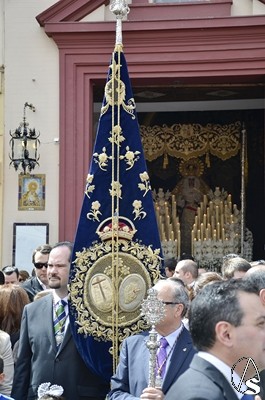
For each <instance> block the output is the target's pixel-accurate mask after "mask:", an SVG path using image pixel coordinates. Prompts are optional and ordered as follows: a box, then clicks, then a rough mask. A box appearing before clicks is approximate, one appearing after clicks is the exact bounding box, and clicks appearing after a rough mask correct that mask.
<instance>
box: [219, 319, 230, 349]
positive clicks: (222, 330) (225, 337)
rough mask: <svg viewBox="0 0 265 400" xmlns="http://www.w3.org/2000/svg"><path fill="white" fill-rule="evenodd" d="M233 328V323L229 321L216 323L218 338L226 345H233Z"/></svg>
mask: <svg viewBox="0 0 265 400" xmlns="http://www.w3.org/2000/svg"><path fill="white" fill-rule="evenodd" d="M231 328H232V325H231V324H230V323H229V322H227V321H219V322H217V324H216V325H215V334H216V339H217V340H218V341H219V342H220V343H222V344H223V345H225V346H226V347H231V346H232V340H231V339H232V336H231Z"/></svg>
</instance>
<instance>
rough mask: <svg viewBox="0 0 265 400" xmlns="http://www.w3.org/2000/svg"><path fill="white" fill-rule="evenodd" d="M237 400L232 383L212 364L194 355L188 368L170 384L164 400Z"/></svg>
mask: <svg viewBox="0 0 265 400" xmlns="http://www.w3.org/2000/svg"><path fill="white" fill-rule="evenodd" d="M177 399H180V400H238V397H237V395H236V393H235V391H234V389H233V388H232V385H231V383H230V382H228V380H227V379H226V377H225V376H224V375H223V374H222V373H221V372H220V371H219V370H218V369H217V368H215V366H214V365H212V364H211V363H209V362H208V361H206V360H204V359H203V358H201V357H199V356H198V355H195V356H194V358H193V360H192V362H191V364H190V367H189V369H188V370H187V371H186V372H184V374H183V375H182V376H181V377H180V378H179V379H178V380H177V381H176V382H175V383H174V385H172V387H171V388H170V390H169V391H168V393H167V395H166V400H177Z"/></svg>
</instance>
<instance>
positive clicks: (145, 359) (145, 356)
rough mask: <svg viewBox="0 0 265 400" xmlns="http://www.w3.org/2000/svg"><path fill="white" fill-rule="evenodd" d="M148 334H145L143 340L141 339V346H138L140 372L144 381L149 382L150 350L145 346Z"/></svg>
mask: <svg viewBox="0 0 265 400" xmlns="http://www.w3.org/2000/svg"><path fill="white" fill-rule="evenodd" d="M148 339H149V336H148V335H146V336H145V338H144V340H143V341H142V346H139V349H140V354H139V357H140V360H142V361H141V362H142V365H143V368H142V373H143V374H144V375H145V380H146V382H148V383H149V359H150V352H149V350H148V348H147V345H146V342H147V341H148Z"/></svg>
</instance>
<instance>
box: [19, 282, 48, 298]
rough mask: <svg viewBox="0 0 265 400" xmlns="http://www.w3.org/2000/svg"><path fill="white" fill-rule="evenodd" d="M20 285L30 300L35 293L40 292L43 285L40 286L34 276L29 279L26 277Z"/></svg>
mask: <svg viewBox="0 0 265 400" xmlns="http://www.w3.org/2000/svg"><path fill="white" fill-rule="evenodd" d="M21 287H23V289H24V290H26V292H27V294H28V296H29V299H30V301H33V300H34V296H35V294H37V293H39V292H41V291H42V290H43V287H42V286H41V284H40V282H39V281H38V279H37V278H36V276H33V277H32V278H30V279H27V280H26V281H25V282H23V283H22V284H21Z"/></svg>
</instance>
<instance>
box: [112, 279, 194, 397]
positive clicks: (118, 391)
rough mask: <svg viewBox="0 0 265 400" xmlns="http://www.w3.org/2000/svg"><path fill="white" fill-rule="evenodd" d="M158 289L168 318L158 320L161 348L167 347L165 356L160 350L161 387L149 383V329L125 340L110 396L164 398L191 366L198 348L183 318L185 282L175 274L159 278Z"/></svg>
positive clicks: (187, 301)
mask: <svg viewBox="0 0 265 400" xmlns="http://www.w3.org/2000/svg"><path fill="white" fill-rule="evenodd" d="M154 289H156V291H157V298H158V299H159V300H160V301H161V302H162V303H163V304H164V306H165V316H164V318H163V319H162V320H161V321H160V322H158V323H157V324H156V327H155V329H156V332H157V334H158V340H159V341H160V349H158V354H159V352H160V350H161V348H162V347H163V348H164V349H165V352H164V358H163V360H162V359H160V357H159V356H158V354H157V360H156V374H157V376H159V378H160V379H161V384H162V386H161V387H156V388H151V387H148V375H149V350H148V348H147V345H146V343H147V341H148V332H144V333H142V334H139V335H134V336H131V337H129V338H127V339H125V341H124V342H123V345H122V349H121V354H120V362H119V365H118V368H117V371H116V374H115V375H114V376H113V377H112V379H111V392H110V393H109V395H108V399H109V400H114V399H115V400H116V399H118V400H125V399H132V398H139V397H141V399H150V398H158V399H160V400H161V399H163V398H164V395H165V394H166V393H167V391H168V390H169V388H170V387H171V385H172V384H173V383H174V382H175V381H176V380H177V378H178V377H179V376H180V375H181V374H182V373H183V372H184V371H185V370H186V369H187V368H188V366H189V364H190V362H191V360H192V358H193V355H194V353H195V350H194V348H193V346H192V342H191V337H190V333H189V332H188V330H187V329H186V328H185V327H184V325H183V323H182V318H183V316H184V315H185V314H186V311H187V308H188V305H189V298H188V293H187V290H186V289H185V287H184V285H183V284H182V283H180V282H178V281H177V280H175V279H173V278H168V279H165V280H159V281H158V282H157V283H156V284H155V286H154Z"/></svg>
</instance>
